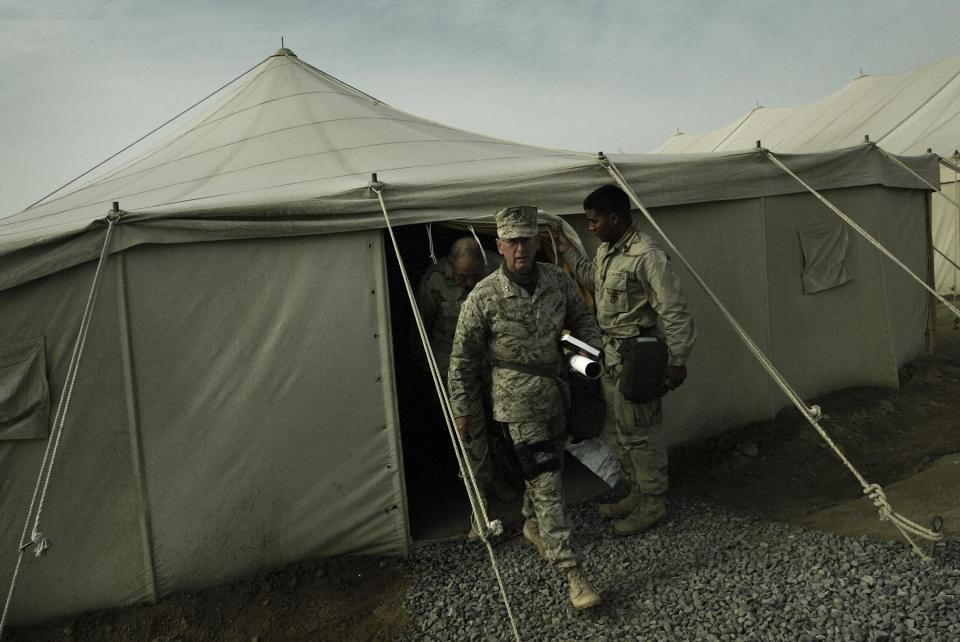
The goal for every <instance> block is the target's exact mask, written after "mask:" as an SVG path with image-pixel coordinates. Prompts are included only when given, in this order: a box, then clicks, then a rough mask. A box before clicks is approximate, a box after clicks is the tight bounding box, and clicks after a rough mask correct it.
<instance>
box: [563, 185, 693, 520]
mask: <svg viewBox="0 0 960 642" xmlns="http://www.w3.org/2000/svg"><path fill="white" fill-rule="evenodd" d="M583 208H584V212H585V214H586V217H587V223H588V225H589V228H590V231H591V232H593V233H594V234H596V236H597V238H599V239H600V241H602V243H601V245H600V247H599V248H598V250H597V254H596V256H595V257H594V259H593V260H592V261H591V260H589V259H587V258H585V257H583V256H582V255H580V254H579V253H578V252H577V251H576V250H575V249H573V248H572V246H570V244H569V243H567V242H566V240H565V239H563V240H561V242H560V243H558V246H557V248H558V250H560V251H562V252H563V256H564V259H565V260H566V261H567V263H568V264H569V265H570V266H571V268H572V269H573V271H574V273H575V274H576V276H577V280H578V281H579V282H580V283H581V284H582V285H583V286H584V287H586V288H587V289H589V290H591V291H592V292H593V293H594V296H595V298H596V307H597V323H598V325H599V326H600V330H601V332H602V333H603V344H604V373H603V390H604V398H605V399H606V402H607V416H606V418H605V421H604V433H605V435H606V438H607V441H608V443H609V444H610V447H611V448H612V450H613V451H614V453H616V455H617V457H618V459H619V460H620V467H621V470H622V473H623V476H624V477H625V478H626V480H627V481H628V482H629V484H630V493H629V494H628V495H627V496H626V497H625V498H624V499H623V500H621V501H619V502H617V503H615V504H604V505H601V506H600V513H601V515H602V516H603V517H605V518H607V519H617V520H619V521H617V522H616V523H615V524H614V526H613V529H614V531H615V532H616V533H617V534H618V535H632V534H634V533H639V532H641V531H644V530H646V529H647V528H650V527H651V526H653V525H654V524H656V523H657V522H659V521H660V520H662V519H663V517H664V516H665V515H666V502H665V501H664V497H663V496H664V494H665V493H666V492H667V487H668V481H667V449H666V442H665V440H664V435H663V423H662V415H661V410H660V399H659V398H655V399H653V400H650V401H646V402H634V401H630V400H629V399H627V398H626V397H624V395H623V393H622V392H621V391H620V384H621V378H622V374H623V356H622V355H623V352H624V350H623V348H624V347H625V343H626V342H627V341H629V340H631V339H634V338H636V337H653V338H656V339H658V340H660V341H662V342H664V343H665V344H666V348H667V355H668V356H667V365H666V367H665V369H664V372H663V387H664V390H672V389H675V388H677V387H678V386H680V385H681V384H682V383H683V381H684V379H685V378H686V376H687V368H686V365H685V364H686V360H687V357H688V356H689V355H690V351H691V349H692V347H693V343H694V340H695V339H696V332H695V330H694V327H693V320H692V319H691V317H690V312H689V310H688V309H687V304H686V302H685V300H684V297H683V291H682V290H681V288H680V280H679V278H678V277H677V274H676V272H674V270H673V267H672V265H671V264H670V258H669V257H668V256H667V254H666V253H665V252H664V251H663V250H662V249H661V248H660V247H659V246H658V245H657V244H656V243H655V242H654V240H653V239H652V238H651V237H650V236H649V235H647V234H645V233H643V232H641V231H640V230H639V229H637V228H636V227H635V226H634V225H633V220H632V218H631V215H630V200H629V198H628V197H627V195H626V193H624V192H623V191H622V190H621V189H620V188H618V187H616V186H615V185H604V186H603V187H600V188H599V189H597V190H594V191H593V192H592V193H591V194H590V195H589V196H587V198H586V200H584V203H583Z"/></svg>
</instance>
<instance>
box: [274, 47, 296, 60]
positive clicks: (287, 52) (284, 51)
mask: <svg viewBox="0 0 960 642" xmlns="http://www.w3.org/2000/svg"><path fill="white" fill-rule="evenodd" d="M274 56H293V57H294V58H296V57H297V54H295V53H293V51H292V50H291V49H287V48H286V47H280V48H279V49H277V51H276V53H274V54H273V56H270V57H271V58H273V57H274Z"/></svg>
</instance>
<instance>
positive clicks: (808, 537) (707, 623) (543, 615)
mask: <svg viewBox="0 0 960 642" xmlns="http://www.w3.org/2000/svg"><path fill="white" fill-rule="evenodd" d="M570 516H571V519H572V522H573V526H574V538H575V541H576V542H577V543H578V544H579V548H580V551H581V554H582V557H583V559H584V566H585V568H586V570H587V573H588V574H589V576H590V577H591V578H592V579H593V581H594V585H595V588H596V589H597V590H598V591H599V592H600V593H601V594H602V595H603V597H604V600H605V602H604V604H603V605H602V606H601V607H599V608H597V609H594V610H593V611H590V612H575V611H574V610H573V609H572V608H571V607H570V606H569V602H568V600H567V593H566V585H565V583H564V581H563V579H562V578H561V576H560V574H559V573H557V572H556V571H554V570H553V569H552V568H550V567H549V566H548V565H547V563H546V562H543V561H542V560H540V558H539V557H538V556H537V555H536V552H535V551H534V549H533V548H532V547H531V546H530V545H529V544H527V543H526V542H525V541H524V540H523V539H522V538H521V537H518V536H515V537H513V538H510V539H506V540H504V541H500V542H497V543H496V545H495V548H494V551H495V552H496V555H497V559H498V562H499V564H500V569H501V573H502V575H503V578H504V581H505V583H506V586H507V591H508V594H509V597H510V602H511V605H512V607H513V611H514V615H515V618H516V620H517V624H518V628H519V631H520V636H521V639H523V640H551V641H552V640H577V641H579V640H596V641H609V642H620V641H622V640H657V641H659V640H664V641H681V640H703V641H711V642H718V641H733V640H737V641H741V640H742V641H748V640H749V641H753V640H756V641H764V642H773V641H777V640H783V641H789V642H806V641H813V640H830V641H837V642H861V641H862V642H867V641H869V642H879V641H890V642H894V641H900V640H923V641H924V642H936V641H944V642H952V641H955V640H960V542H958V541H956V540H951V541H948V542H945V543H943V544H940V545H939V546H938V548H937V551H936V554H935V559H934V561H932V562H925V561H923V560H920V559H919V558H918V557H917V556H916V555H915V554H914V553H913V552H912V550H911V549H910V548H909V547H908V546H907V545H906V544H901V543H896V542H881V541H875V540H867V539H849V538H845V537H840V536H836V535H830V534H824V533H819V532H814V531H808V530H804V529H802V528H798V527H794V526H788V525H784V524H779V523H772V522H766V521H761V520H759V519H756V518H751V517H744V516H742V515H738V514H736V513H733V512H731V511H729V510H727V509H723V508H719V507H716V506H712V505H705V504H685V505H676V504H673V505H672V506H671V512H670V514H669V516H668V519H667V521H666V522H665V523H663V524H661V525H660V526H658V527H657V528H655V529H653V530H652V531H650V532H647V533H645V534H643V535H641V536H636V537H630V538H618V537H616V536H615V535H613V533H612V532H611V531H610V530H609V527H608V525H607V524H606V523H605V522H602V521H601V520H600V519H599V517H598V516H597V515H596V512H595V509H594V508H593V505H592V503H590V502H586V503H580V504H578V505H575V506H571V507H570ZM407 564H408V568H407V572H408V574H409V575H410V576H411V586H410V590H409V592H408V594H407V601H406V604H405V606H406V609H407V611H408V613H409V614H410V617H411V620H412V622H413V628H414V629H415V631H414V632H412V633H407V634H405V635H404V636H402V637H400V638H398V640H401V641H404V642H408V641H412V640H431V641H432V640H454V641H457V642H460V641H467V640H470V641H472V640H481V641H484V642H486V641H487V640H511V639H512V635H511V632H510V628H509V624H508V621H507V617H506V611H505V609H504V608H503V604H502V602H500V598H499V594H498V591H497V585H496V580H495V578H494V576H493V572H492V570H491V568H490V565H489V558H488V556H487V553H486V548H485V547H484V546H483V545H482V544H481V543H475V544H467V543H459V542H456V543H446V544H434V545H430V546H427V547H424V548H422V549H419V550H418V552H417V556H416V558H415V559H413V560H411V561H409V562H408V563H407Z"/></svg>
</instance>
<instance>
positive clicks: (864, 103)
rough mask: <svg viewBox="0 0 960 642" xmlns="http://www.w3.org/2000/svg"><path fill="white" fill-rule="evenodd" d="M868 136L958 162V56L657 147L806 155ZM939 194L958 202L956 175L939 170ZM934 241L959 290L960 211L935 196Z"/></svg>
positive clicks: (941, 277) (944, 284)
mask: <svg viewBox="0 0 960 642" xmlns="http://www.w3.org/2000/svg"><path fill="white" fill-rule="evenodd" d="M864 136H869V137H870V140H871V141H872V142H874V143H876V144H877V145H879V146H880V147H882V148H883V149H885V150H887V151H888V152H891V153H894V154H922V153H924V152H926V150H927V149H932V150H933V152H934V153H936V154H938V155H940V156H941V157H943V158H945V159H947V160H949V161H950V162H951V163H952V164H953V165H958V164H960V156H957V155H956V151H957V149H958V148H960V54H957V55H955V56H951V57H950V58H946V59H944V60H941V61H939V62H936V63H933V64H931V65H927V66H926V67H921V68H920V69H917V70H914V71H908V72H904V73H899V74H891V75H886V76H860V77H859V78H857V79H855V80H853V81H851V82H850V83H848V84H847V85H846V86H845V87H843V89H841V90H840V91H838V92H836V93H834V94H831V95H829V96H827V97H826V98H823V99H821V100H818V101H816V102H812V103H809V104H806V105H800V106H798V107H777V108H769V107H759V106H758V107H756V108H755V109H753V110H751V111H750V112H749V113H748V114H746V115H745V116H743V117H742V118H740V119H738V120H737V121H735V122H733V123H730V124H729V125H727V126H725V127H721V128H720V129H716V130H714V131H712V132H708V133H706V134H686V133H678V134H676V135H674V136H671V137H670V138H669V139H667V141H666V142H664V143H663V145H661V146H660V147H659V148H657V149H656V150H655V151H656V152H657V153H662V154H680V153H683V154H687V153H703V152H720V151H734V150H744V149H750V148H751V147H753V146H754V145H755V144H756V141H758V140H759V141H761V144H762V145H763V146H764V147H766V148H768V149H772V150H774V151H776V152H783V153H809V152H822V151H827V150H830V149H839V148H842V147H851V146H853V145H856V144H857V143H860V142H861V141H863V139H864ZM940 181H941V183H942V184H943V186H942V189H941V192H942V193H945V194H947V195H948V196H949V197H950V199H952V200H953V201H954V202H956V203H960V198H958V197H960V182H958V181H957V176H956V172H955V170H953V169H949V168H947V167H942V168H941V174H940ZM932 220H933V244H934V246H935V247H936V248H937V249H938V250H940V251H941V252H943V253H944V254H945V255H946V257H948V258H949V260H948V258H944V257H943V256H941V255H939V254H935V256H934V265H935V275H936V279H935V282H936V288H937V291H938V292H941V293H948V292H949V293H953V294H960V292H958V289H957V288H958V287H960V270H958V269H957V268H955V267H954V265H953V264H951V261H952V262H953V263H954V264H957V265H960V212H958V209H957V206H956V205H954V204H952V203H950V202H949V201H948V200H947V199H945V198H943V196H942V194H935V195H934V197H933V200H932Z"/></svg>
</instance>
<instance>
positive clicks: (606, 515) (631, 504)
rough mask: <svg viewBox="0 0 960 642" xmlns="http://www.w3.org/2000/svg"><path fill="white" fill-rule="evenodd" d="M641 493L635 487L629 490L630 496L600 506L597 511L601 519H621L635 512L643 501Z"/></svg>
mask: <svg viewBox="0 0 960 642" xmlns="http://www.w3.org/2000/svg"><path fill="white" fill-rule="evenodd" d="M643 497H644V496H643V493H641V492H640V491H639V490H638V489H637V487H636V486H634V487H632V488H631V489H630V494H628V495H627V496H626V497H624V498H623V499H621V500H620V501H619V502H615V503H613V504H600V505H599V506H597V511H598V512H599V513H600V517H602V518H603V519H622V518H624V517H626V516H627V515H629V514H630V513H632V512H633V511H635V510H636V509H637V507H638V506H639V505H640V503H641V502H642V501H643Z"/></svg>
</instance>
